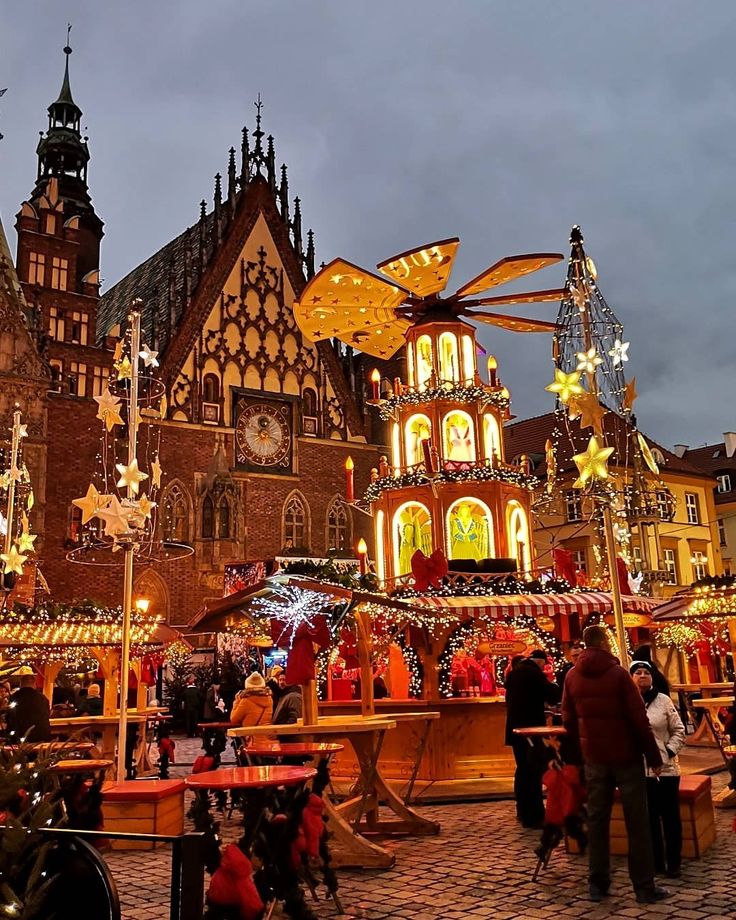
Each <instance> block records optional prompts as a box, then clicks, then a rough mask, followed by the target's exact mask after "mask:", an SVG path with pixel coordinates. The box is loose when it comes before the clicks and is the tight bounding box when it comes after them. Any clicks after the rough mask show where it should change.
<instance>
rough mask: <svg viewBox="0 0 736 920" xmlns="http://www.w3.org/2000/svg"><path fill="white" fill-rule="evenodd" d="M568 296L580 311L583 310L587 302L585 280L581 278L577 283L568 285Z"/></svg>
mask: <svg viewBox="0 0 736 920" xmlns="http://www.w3.org/2000/svg"><path fill="white" fill-rule="evenodd" d="M570 296H571V297H572V302H573V303H574V304H575V306H576V307H577V308H578V310H580V312H581V313H583V312H584V310H585V305H586V304H587V302H588V289H587V287H586V284H585V281H584V280H583V279H582V278H581V279H580V282H579V284H578V285H575V284H571V285H570Z"/></svg>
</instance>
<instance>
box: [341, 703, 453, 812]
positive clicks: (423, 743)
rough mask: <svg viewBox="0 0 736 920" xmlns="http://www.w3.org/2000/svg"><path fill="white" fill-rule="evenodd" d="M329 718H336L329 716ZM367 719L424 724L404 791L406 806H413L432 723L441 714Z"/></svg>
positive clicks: (386, 715)
mask: <svg viewBox="0 0 736 920" xmlns="http://www.w3.org/2000/svg"><path fill="white" fill-rule="evenodd" d="M327 718H334V716H333V717H330V716H327ZM367 718H371V719H392V720H393V721H394V722H396V723H397V725H401V724H408V723H412V722H424V731H423V732H422V734H421V735H420V738H419V743H418V744H417V746H416V748H415V750H414V752H413V762H412V769H411V775H410V776H409V782H408V783H407V785H406V788H405V789H404V793H403V798H404V804H405V805H411V803H412V792H413V791H414V784H415V783H416V781H417V774H418V773H419V766H420V764H421V762H422V757H424V752H425V750H426V749H427V741H428V740H429V732H430V730H431V728H432V723H433V722H436V721H437V720H438V719H439V718H440V713H439V712H433V711H427V712H422V711H417V712H388V713H384V712H380V713H376V715H374V716H368V717H367Z"/></svg>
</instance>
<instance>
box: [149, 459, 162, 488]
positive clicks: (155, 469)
mask: <svg viewBox="0 0 736 920" xmlns="http://www.w3.org/2000/svg"><path fill="white" fill-rule="evenodd" d="M161 472H162V470H161V464H160V463H159V460H158V457H156V459H155V460H154V461H153V463H152V464H151V484H152V485H153V487H154V489H159V488H160V487H161Z"/></svg>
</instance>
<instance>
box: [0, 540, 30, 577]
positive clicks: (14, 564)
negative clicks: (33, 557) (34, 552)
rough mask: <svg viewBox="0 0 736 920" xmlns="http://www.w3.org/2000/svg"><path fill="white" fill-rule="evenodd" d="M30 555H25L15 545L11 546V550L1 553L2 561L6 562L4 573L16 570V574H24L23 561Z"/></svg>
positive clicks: (7, 573) (0, 558) (0, 559)
mask: <svg viewBox="0 0 736 920" xmlns="http://www.w3.org/2000/svg"><path fill="white" fill-rule="evenodd" d="M27 558H28V556H23V555H22V554H21V553H19V552H18V550H17V549H16V548H15V546H11V547H10V552H8V553H0V561H2V562H4V563H5V566H4V568H3V573H4V574H5V575H9V574H10V573H11V572H15V574H16V575H22V574H23V563H24V562H25V561H26V559H27Z"/></svg>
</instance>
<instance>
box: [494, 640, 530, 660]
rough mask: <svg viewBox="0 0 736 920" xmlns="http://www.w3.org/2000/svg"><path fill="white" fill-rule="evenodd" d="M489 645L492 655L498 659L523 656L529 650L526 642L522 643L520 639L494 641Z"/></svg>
mask: <svg viewBox="0 0 736 920" xmlns="http://www.w3.org/2000/svg"><path fill="white" fill-rule="evenodd" d="M488 644H489V646H490V649H491V651H490V654H491V655H495V656H497V657H498V658H503V657H507V656H509V655H522V654H523V653H524V652H525V651H526V648H527V646H526V642H520V641H519V640H518V639H516V640H514V639H494V640H493V642H489V643H488Z"/></svg>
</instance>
